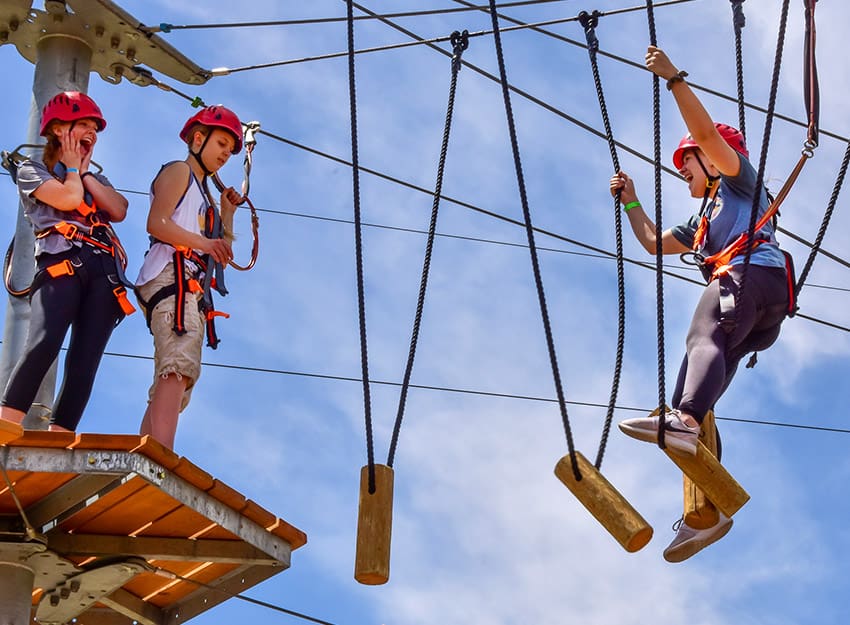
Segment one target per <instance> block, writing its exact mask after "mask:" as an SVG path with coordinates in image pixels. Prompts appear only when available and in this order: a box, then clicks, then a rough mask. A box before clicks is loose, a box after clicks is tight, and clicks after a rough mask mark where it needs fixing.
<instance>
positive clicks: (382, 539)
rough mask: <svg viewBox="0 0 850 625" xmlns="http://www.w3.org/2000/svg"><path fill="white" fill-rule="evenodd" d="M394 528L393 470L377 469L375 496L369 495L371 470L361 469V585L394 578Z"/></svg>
mask: <svg viewBox="0 0 850 625" xmlns="http://www.w3.org/2000/svg"><path fill="white" fill-rule="evenodd" d="M392 528H393V470H392V467H388V466H386V465H384V464H376V465H375V492H374V493H370V492H369V466H368V465H366V466H364V467H363V468H362V469H360V506H359V512H358V518H357V552H356V555H355V558H354V579H356V580H357V581H358V582H360V583H361V584H369V585H372V586H374V585H378V584H385V583H387V580H389V578H390V538H391V536H392Z"/></svg>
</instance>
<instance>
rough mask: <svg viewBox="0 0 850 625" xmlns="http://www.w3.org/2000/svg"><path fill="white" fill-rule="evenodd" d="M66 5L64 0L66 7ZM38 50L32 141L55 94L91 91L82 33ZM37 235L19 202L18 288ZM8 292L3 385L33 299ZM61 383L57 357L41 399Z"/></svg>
mask: <svg viewBox="0 0 850 625" xmlns="http://www.w3.org/2000/svg"><path fill="white" fill-rule="evenodd" d="M53 4H54V5H55V4H58V3H53ZM54 10H55V9H54ZM64 10H65V9H64V5H62V11H64ZM37 50H38V59H37V61H36V64H35V76H34V78H33V87H32V95H33V98H32V105H31V107H30V118H29V129H28V132H27V143H30V144H35V143H43V142H44V140H43V139H42V137H40V136H39V135H38V130H39V125H40V123H41V109H42V108H43V107H44V105H45V104H47V101H48V100H50V98H52V97H53V96H54V95H56V94H57V93H59V92H60V91H82V92H83V93H85V92H86V91H88V85H89V73H90V71H91V59H92V50H91V48H90V47H89V46H88V45H87V44H86V43H85V42H84V41H82V40H80V39H79V38H78V37H74V36H70V35H64V34H61V33H55V32H53V33H50V34H47V35H45V36H44V37H42V38H41V39H40V40H39V41H38V44H37ZM34 240H35V239H34V236H33V231H32V226H31V225H30V223H29V221H28V220H27V219H26V217H24V213H23V206H21V205H20V204H19V205H18V222H17V226H16V229H15V251H14V254H13V256H12V273H11V282H12V285H13V286H14V287H15V288H16V289H20V288H23V287H24V286H26V285H28V284H29V283H30V282H31V281H32V278H33V274H34V273H35V260H34V250H33V246H34ZM8 297H9V303H8V305H7V307H6V321H5V324H4V328H3V350H2V353H0V390H2V389H5V388H6V383H7V382H8V380H9V377H10V375H11V373H12V369H13V368H14V367H15V364H16V363H17V362H18V359H19V358H20V357H21V354H22V353H23V350H24V343H25V341H26V338H27V332H28V330H29V321H30V305H29V301H28V300H27V298H17V297H12V296H11V295H10V296H8ZM55 387H56V363H53V366H52V367H51V368H50V371H48V373H47V375H46V376H45V377H44V380H43V382H42V384H41V388H40V389H39V392H38V395H37V396H36V399H35V402H36V404H38V405H41V406H47V407H48V408H52V407H53V396H54V391H55ZM44 416H45V411H44V410H43V409H40V408H39V407H35V408H33V409H32V410H30V413H29V414H28V415H27V418H26V420H25V421H24V426H25V427H26V428H28V429H40V430H44V429H47V421H46V420H45V419H44Z"/></svg>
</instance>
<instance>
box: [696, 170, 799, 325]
mask: <svg viewBox="0 0 850 625" xmlns="http://www.w3.org/2000/svg"><path fill="white" fill-rule="evenodd" d="M700 165H702V163H700ZM716 184H717V180H716V179H715V180H713V179H711V178H708V179H707V180H706V191H705V194H704V196H703V203H702V207H701V209H700V213H699V225H698V226H697V230H696V233H695V234H694V241H693V244H692V247H691V249H692V251H691V252H685V253H684V254H682V256H681V258H682V260H683V261H684V262H686V263H688V264H692V265H696V266H697V267H698V268H699V269H700V271H701V272H702V275H703V277H704V278H705V280H706V283H711V282H712V281H713V280H715V279H717V280H720V325H721V327H723V328H724V329H726V330H727V331H728V332H731V331H732V330H733V329H734V327H735V291H734V284H733V280H732V276H731V275H730V273H729V272H730V270H731V269H732V266H733V265H732V260H733V259H734V258H735V257H737V256H740V255H742V254H746V253H747V248H748V247H749V248H750V249H751V250H754V249H756V248H757V247H758V246H759V245H761V244H763V243H769V242H770V238H767V237H763V236H759V235H758V233H759V232H760V231H761V229H762V228H763V227H764V226H765V225H767V223H768V222H769V221H770V220H771V219H773V218H775V217H776V216H777V214H778V209H779V202H778V201H777V200H773V201H772V202H771V203H770V206H768V209H767V210H766V211H765V213H764V214H763V215H762V216H761V218H760V219H759V220H758V221H757V222H756V225H755V229H754V232H755V233H756V236H754V237H753V241H752V242H750V238H749V236H748V233H747V232H742V233H741V234H740V235H738V237H737V238H735V239H734V240H733V241H732V242H730V243H729V244H728V245H726V247H724V248H723V249H722V250H720V251H719V252H716V253H715V254H712V255H710V256H703V255H702V250H703V249H705V246H706V245H707V244H708V238H709V229H710V227H709V212H710V211H711V210H713V208H714V205H715V204H714V202H713V201H712V202H709V201H707V200H708V197H709V195H710V193H711V190H712V189H713V188H714V186H715V185H716ZM783 197H784V196H783ZM779 251H780V252H782V255H783V256H784V257H785V280H786V285H787V291H788V307H787V310H786V314H787V315H788V316H789V317H793V316H794V315H795V314H796V313H797V308H798V307H797V297H796V293H795V284H796V277H795V272H794V259H793V257H792V256H791V254H789V253H788V252H786V251H785V250H782V249H780V250H779Z"/></svg>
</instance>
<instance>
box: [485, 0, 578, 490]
mask: <svg viewBox="0 0 850 625" xmlns="http://www.w3.org/2000/svg"><path fill="white" fill-rule="evenodd" d="M490 17H491V19H492V22H493V40H494V42H495V45H496V58H497V60H498V62H499V76H500V79H501V80H500V82H501V85H502V97H503V98H504V101H505V115H506V116H507V118H508V131H509V133H510V137H511V150H512V152H513V157H514V166H515V168H516V177H517V185H518V186H519V195H520V200H521V201H522V213H523V217H524V218H525V232H526V235H527V237H528V250H529V252H530V253H531V267H532V269H533V271H534V282H535V285H536V286H537V299H538V300H539V302H540V314H541V316H542V317H543V329H544V331H545V332H546V346H547V347H548V349H549V361H550V363H551V365H552V376H553V378H554V381H555V391H556V393H557V396H558V407H559V408H560V411H561V419H562V421H563V423H564V432H565V433H566V436H567V447H568V449H569V452H570V461H571V464H572V468H573V475H574V476H575V478H576V481H579V480H581V472H580V471H579V468H578V460H577V459H576V451H575V446H574V445H573V434H572V430H571V429H570V418H569V415H568V414H567V404H566V401H565V399H564V389H563V385H562V384H561V374H560V373H559V371H558V358H557V355H556V354H555V341H554V339H553V338H552V325H551V323H550V321H549V310H548V308H547V306H546V293H545V291H544V290H543V278H542V277H541V275H540V262H539V260H538V258H537V247H536V245H535V242H534V228H533V227H532V224H531V211H530V209H529V207H528V196H527V195H526V192H525V179H524V177H523V174H522V161H521V160H520V155H519V144H518V142H517V135H516V126H515V124H514V114H513V109H512V108H511V94H510V91H509V89H508V77H507V72H506V70H505V57H504V54H503V52H502V37H501V34H500V33H499V18H498V16H497V14H496V2H495V0H490Z"/></svg>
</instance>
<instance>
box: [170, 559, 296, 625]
mask: <svg viewBox="0 0 850 625" xmlns="http://www.w3.org/2000/svg"><path fill="white" fill-rule="evenodd" d="M283 570H284V569H283V568H278V567H263V566H252V567H248V568H244V569H243V568H240V569H237V570H235V571H233V572H232V573H230V574H229V575H227V576H224V575H221V576H219V579H218V580H217V582H216V583H215V584H214V586H215V589H210V588H203V587H201V588H197V589H196V590H195V592H193V593H192V594H190V595H188V596H186V598H185V599H183V600H181V601H179V602H177V603H176V604H174V605H171V606H169V607H168V609H167V610H165V617H166V619H168V620H167V622H169V623H175V622H177V618H178V616H179V619H180V621H181V622H182V621H184V620H188V619H191V618H194V617H196V616H198V615H199V614H201V613H203V612H206V611H207V610H209V609H210V608H213V607H215V606H217V605H218V604H220V603H222V602H223V601H226V600H228V599H230V598H232V597H233V595H237V594H242V593H244V592H245V591H246V590H248V589H249V588H251V587H252V586H255V585H256V584H259V583H260V582H263V581H265V580H267V579H268V578H270V577H272V576H273V575H277V574H278V573H280V572H282V571H283Z"/></svg>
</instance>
